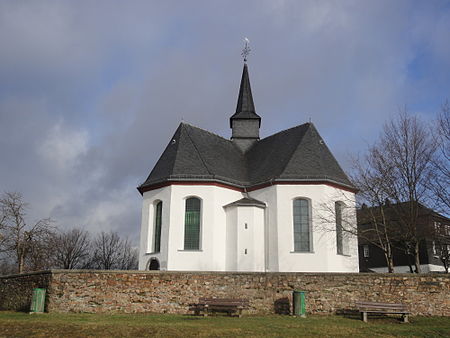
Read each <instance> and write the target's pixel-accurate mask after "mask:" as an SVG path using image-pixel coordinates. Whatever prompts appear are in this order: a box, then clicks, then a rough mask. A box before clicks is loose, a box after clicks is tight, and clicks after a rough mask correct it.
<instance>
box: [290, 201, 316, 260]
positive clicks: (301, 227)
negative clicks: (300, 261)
mask: <svg viewBox="0 0 450 338" xmlns="http://www.w3.org/2000/svg"><path fill="white" fill-rule="evenodd" d="M293 211H294V212H293V214H294V251H297V252H310V251H312V234H311V208H310V202H309V200H307V199H304V198H298V199H295V200H294V202H293Z"/></svg>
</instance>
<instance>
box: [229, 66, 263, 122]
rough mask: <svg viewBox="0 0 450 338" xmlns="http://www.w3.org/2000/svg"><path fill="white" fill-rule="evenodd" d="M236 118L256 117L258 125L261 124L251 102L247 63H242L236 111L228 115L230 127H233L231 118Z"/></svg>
mask: <svg viewBox="0 0 450 338" xmlns="http://www.w3.org/2000/svg"><path fill="white" fill-rule="evenodd" d="M237 119H256V120H258V124H259V126H260V125H261V117H260V116H259V115H258V114H256V110H255V104H254V103H253V95H252V88H251V86H250V78H249V76H248V67H247V63H244V69H243V71H242V78H241V85H240V87H239V95H238V102H237V106H236V112H235V113H234V115H233V116H231V117H230V128H233V120H237Z"/></svg>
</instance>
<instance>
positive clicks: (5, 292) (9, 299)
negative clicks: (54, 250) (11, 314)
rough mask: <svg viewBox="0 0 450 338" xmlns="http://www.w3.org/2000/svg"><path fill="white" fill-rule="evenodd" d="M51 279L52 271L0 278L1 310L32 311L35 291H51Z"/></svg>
mask: <svg viewBox="0 0 450 338" xmlns="http://www.w3.org/2000/svg"><path fill="white" fill-rule="evenodd" d="M51 277H52V273H51V272H50V271H43V272H33V273H27V274H20V275H10V276H0V310H14V311H30V304H31V297H32V294H33V289H34V288H44V289H49V286H50V281H51ZM47 303H48V299H47V302H46V304H47Z"/></svg>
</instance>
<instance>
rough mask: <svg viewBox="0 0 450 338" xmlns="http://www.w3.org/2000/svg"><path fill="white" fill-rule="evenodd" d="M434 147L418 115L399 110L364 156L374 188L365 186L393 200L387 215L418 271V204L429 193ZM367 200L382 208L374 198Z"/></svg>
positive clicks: (419, 239) (435, 147) (426, 197)
mask: <svg viewBox="0 0 450 338" xmlns="http://www.w3.org/2000/svg"><path fill="white" fill-rule="evenodd" d="M437 147H438V144H437V142H436V140H435V139H434V138H433V137H431V134H430V132H429V129H428V128H427V126H426V125H425V124H424V123H423V122H421V121H420V120H419V119H418V118H417V117H415V116H411V115H408V114H407V112H406V111H401V112H400V113H399V114H398V115H397V116H396V117H395V118H394V119H392V120H390V121H389V122H387V123H386V124H385V125H384V127H383V130H382V133H381V136H380V139H379V141H378V142H377V143H375V144H374V145H373V146H371V147H370V148H369V149H368V153H367V155H366V162H367V168H368V170H369V177H371V178H374V181H373V182H374V183H375V184H374V186H373V187H368V188H369V191H370V189H372V191H371V194H376V195H379V196H380V197H386V198H388V199H389V200H391V201H392V202H393V203H392V205H390V206H389V209H390V212H391V215H390V216H389V217H390V219H391V220H394V221H395V222H394V224H395V227H394V229H395V237H397V238H396V240H399V242H401V243H403V245H404V247H405V248H408V250H410V251H411V254H412V255H413V257H414V266H415V270H416V272H418V273H419V272H420V260H419V243H420V241H421V240H423V239H424V236H425V235H426V234H425V233H424V232H423V231H420V224H419V223H418V216H419V215H418V213H419V206H420V204H424V205H426V204H427V202H428V201H429V198H430V196H431V191H430V181H431V179H432V177H433V170H434V168H433V161H434V159H435V154H436V151H437ZM359 174H361V173H359ZM363 181H364V180H363ZM365 190H366V189H362V191H365ZM369 195H370V194H369ZM366 198H367V195H366ZM368 201H369V202H370V203H373V202H375V206H377V207H381V204H380V202H379V201H378V200H377V199H375V200H370V199H369V200H368ZM383 217H384V216H382V218H383ZM382 225H383V226H382V232H381V234H382V235H384V234H385V233H386V234H389V235H390V234H392V233H393V232H391V230H389V231H385V230H388V228H386V226H387V223H385V221H383V223H382ZM389 228H390V229H392V228H393V227H392V226H389ZM390 236H391V235H390ZM398 237H400V238H398ZM390 242H391V244H392V241H390ZM380 243H381V241H380ZM386 243H387V242H386ZM384 251H386V250H384Z"/></svg>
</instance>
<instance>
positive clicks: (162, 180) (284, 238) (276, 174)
mask: <svg viewBox="0 0 450 338" xmlns="http://www.w3.org/2000/svg"><path fill="white" fill-rule="evenodd" d="M244 61H245V60H244ZM278 113H279V112H278ZM260 126H261V117H260V116H259V115H258V114H257V113H256V110H255V106H254V102H253V97H252V91H251V87H250V79H249V74H248V67H247V64H246V63H244V68H243V73H242V78H241V83H240V89H239V95H238V102H237V108H236V112H235V113H234V114H233V115H232V116H231V117H230V128H231V139H226V138H223V137H221V136H219V135H216V134H213V133H211V132H208V131H206V130H203V129H200V128H198V127H195V126H192V125H190V124H187V123H181V124H180V125H179V127H178V129H177V130H176V131H175V134H174V135H173V136H172V137H171V138H170V141H169V143H168V145H167V147H166V149H165V150H164V152H163V153H162V155H161V157H160V158H159V160H158V162H157V163H156V165H155V166H154V168H153V170H152V171H151V173H150V175H149V176H148V178H147V179H146V180H145V182H144V183H143V184H142V185H141V186H139V187H138V190H139V192H140V193H141V194H142V196H143V204H142V224H141V237H140V256H139V269H141V270H146V269H150V270H153V269H155V270H156V269H161V270H183V271H259V272H265V271H283V272H289V271H311V272H357V271H358V248H357V238H356V236H350V235H348V234H345V233H343V231H342V221H343V220H342V218H343V217H346V218H347V219H346V222H351V223H353V224H354V225H356V209H355V191H356V189H355V187H354V186H353V185H352V183H351V182H350V181H349V179H348V178H347V176H346V174H345V173H344V171H343V170H342V169H341V167H340V166H339V164H338V162H337V161H336V159H335V158H334V156H333V155H332V154H331V152H330V150H329V149H328V147H327V146H326V144H325V142H324V140H323V139H322V138H321V136H320V135H319V133H318V131H317V130H316V128H315V127H314V125H313V124H312V123H305V124H302V125H298V126H296V127H293V128H290V129H287V130H284V131H281V132H278V133H276V134H274V135H271V136H269V137H266V138H262V139H260V135H259V130H260ZM324 205H325V206H326V207H327V208H329V209H330V210H333V211H335V213H334V214H333V215H334V216H333V217H334V218H333V220H332V222H330V224H328V226H329V227H331V230H332V231H327V230H326V229H324V225H323V224H322V223H321V217H320V216H321V212H322V211H321V210H323V206H324ZM344 208H345V209H346V210H353V212H350V213H346V212H343V209H344Z"/></svg>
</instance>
